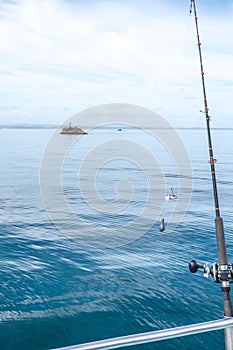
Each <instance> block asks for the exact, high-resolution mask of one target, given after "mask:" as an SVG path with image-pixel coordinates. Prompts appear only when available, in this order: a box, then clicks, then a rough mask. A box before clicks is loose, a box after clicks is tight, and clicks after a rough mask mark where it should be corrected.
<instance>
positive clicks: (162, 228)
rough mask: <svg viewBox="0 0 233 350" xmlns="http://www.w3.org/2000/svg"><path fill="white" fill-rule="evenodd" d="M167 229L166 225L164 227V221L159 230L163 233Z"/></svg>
mask: <svg viewBox="0 0 233 350" xmlns="http://www.w3.org/2000/svg"><path fill="white" fill-rule="evenodd" d="M164 229H165V225H164V219H162V221H161V223H160V226H159V230H160V232H163V231H164Z"/></svg>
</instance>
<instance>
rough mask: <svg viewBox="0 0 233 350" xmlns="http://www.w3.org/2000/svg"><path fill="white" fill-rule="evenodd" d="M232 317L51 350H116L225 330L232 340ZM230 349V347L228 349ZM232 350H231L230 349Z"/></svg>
mask: <svg viewBox="0 0 233 350" xmlns="http://www.w3.org/2000/svg"><path fill="white" fill-rule="evenodd" d="M230 327H233V317H225V318H222V319H219V320H214V321H208V322H202V323H196V324H190V325H186V326H180V327H174V328H168V329H163V330H158V331H152V332H145V333H138V334H132V335H126V336H122V337H117V338H110V339H103V340H98V341H94V342H90V343H85V344H79V345H72V346H66V347H62V348H57V349H53V350H107V349H117V348H122V347H127V346H133V345H139V344H146V343H152V342H156V341H160V340H166V339H174V338H178V337H184V336H188V335H194V334H200V333H204V332H211V331H217V330H220V329H227V332H228V333H229V334H228V336H229V335H230V338H232V333H233V328H230ZM229 349H231V347H229ZM232 350H233V349H232Z"/></svg>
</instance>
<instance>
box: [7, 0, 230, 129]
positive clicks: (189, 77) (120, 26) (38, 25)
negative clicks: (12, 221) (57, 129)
mask: <svg viewBox="0 0 233 350" xmlns="http://www.w3.org/2000/svg"><path fill="white" fill-rule="evenodd" d="M1 6H2V7H1V18H0V31H1V33H2V35H1V41H0V55H1V72H0V74H1V81H2V82H3V84H2V85H1V90H0V92H1V94H2V96H4V100H5V102H4V104H6V105H12V106H15V105H17V106H19V108H20V110H21V111H22V113H21V114H20V115H21V118H23V116H26V115H27V121H28V119H30V118H31V121H32V122H35V121H36V122H42V121H43V122H55V123H57V122H62V121H63V120H64V119H65V118H67V117H68V116H70V114H71V115H72V114H73V113H76V112H78V111H79V110H81V109H83V108H86V107H88V106H93V105H97V104H102V103H111V102H125V103H135V104H141V105H143V106H145V107H148V108H155V109H158V111H159V112H160V113H163V114H165V116H166V115H167V116H168V117H169V118H170V121H171V122H174V124H175V123H176V120H177V121H178V122H177V123H178V124H179V123H180V122H179V120H180V121H181V120H182V118H183V117H186V115H187V112H188V113H190V114H191V115H194V113H197V112H198V109H197V107H196V106H197V105H198V104H201V103H202V102H201V90H200V76H199V66H198V56H197V48H196V37H195V31H194V20H193V17H189V16H188V10H189V8H188V4H187V3H186V1H183V3H182V2H181V4H180V5H179V7H178V6H177V5H176V4H174V2H170V1H166V2H162V4H161V1H153V2H151V1H145V2H144V3H143V6H142V4H141V3H140V2H132V1H130V0H127V1H119V2H116V1H98V2H94V1H90V2H85V1H75V2H72V1H68V0H50V1H48V0H44V1H39V0H19V1H16V2H15V3H8V2H3V3H2V5H1ZM225 11H226V10H225V9H223V12H224V13H222V14H221V12H220V11H219V10H218V13H217V14H216V13H214V15H213V13H211V15H212V17H211V16H209V17H208V12H203V13H202V16H200V17H201V18H200V22H201V36H202V35H203V40H204V42H205V45H203V49H204V47H205V52H204V58H205V59H204V62H205V63H206V66H207V67H208V68H207V69H208V70H207V71H208V83H209V84H208V88H209V94H210V100H211V101H212V100H213V102H215V103H216V100H217V94H218V97H219V102H218V104H217V107H216V108H217V109H218V106H222V105H223V101H224V106H225V103H226V100H225V98H224V96H225V95H224V94H225V92H226V89H232V88H231V87H230V86H232V84H233V71H232V70H231V62H232V47H233V45H232V44H233V42H232V41H233V26H232V23H233V22H232V18H231V16H232V15H231V14H230V12H229V13H228V14H227V20H226V13H225ZM224 33H227V35H226V34H224ZM226 86H227V88H226ZM219 90H220V91H219ZM222 91H224V94H223V92H222ZM185 94H186V95H191V96H192V97H198V101H195V104H193V100H192V99H191V98H186V97H185ZM228 103H230V102H228ZM44 106H46V116H44ZM52 106H56V108H53V109H52V108H51V107H52ZM67 106H68V107H69V110H67ZM64 108H65V109H64ZM219 108H220V107H219ZM224 108H225V109H226V111H225V112H224V113H225V119H226V121H227V120H228V114H227V113H228V112H227V108H226V107H224ZM66 113H69V114H66ZM182 115H183V116H182ZM178 116H180V119H179V117H178ZM198 117H199V116H198V115H197V117H196V119H195V118H194V119H193V123H196V122H197V121H198ZM4 118H5V119H4ZM15 118H16V117H15ZM17 118H18V119H17V121H19V118H20V116H18V117H17ZM43 118H44V119H43ZM1 119H2V120H3V121H5V120H8V117H7V111H1V110H0V120H1ZM190 120H192V119H191V118H190V119H189V120H188V123H189V125H188V126H190ZM15 121H16V120H15ZM221 122H222V120H221Z"/></svg>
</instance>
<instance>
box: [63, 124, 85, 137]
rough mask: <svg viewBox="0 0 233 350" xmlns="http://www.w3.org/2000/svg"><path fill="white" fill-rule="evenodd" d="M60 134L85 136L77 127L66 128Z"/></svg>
mask: <svg viewBox="0 0 233 350" xmlns="http://www.w3.org/2000/svg"><path fill="white" fill-rule="evenodd" d="M60 134H66V135H85V134H87V133H86V132H85V131H83V130H82V129H80V128H77V127H71V126H70V127H68V128H63V129H62V131H61V132H60Z"/></svg>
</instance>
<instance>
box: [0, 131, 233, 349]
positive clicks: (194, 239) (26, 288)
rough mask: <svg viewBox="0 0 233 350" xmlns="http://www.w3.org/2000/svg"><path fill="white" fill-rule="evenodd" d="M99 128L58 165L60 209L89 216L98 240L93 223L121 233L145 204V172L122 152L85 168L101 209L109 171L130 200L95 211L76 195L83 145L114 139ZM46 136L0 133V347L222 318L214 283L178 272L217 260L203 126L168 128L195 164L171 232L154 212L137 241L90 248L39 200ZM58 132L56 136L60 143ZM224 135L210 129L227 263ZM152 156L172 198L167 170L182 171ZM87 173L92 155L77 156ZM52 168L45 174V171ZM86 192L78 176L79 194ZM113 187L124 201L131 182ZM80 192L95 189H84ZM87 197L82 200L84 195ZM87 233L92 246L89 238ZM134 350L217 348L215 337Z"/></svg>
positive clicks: (232, 135)
mask: <svg viewBox="0 0 233 350" xmlns="http://www.w3.org/2000/svg"><path fill="white" fill-rule="evenodd" d="M105 131H106V132H105ZM105 131H103V130H102V131H101V132H99V131H98V132H96V134H95V132H94V131H93V132H92V134H91V135H86V136H83V138H84V137H87V140H88V143H87V144H85V141H83V142H84V143H83V144H84V145H85V147H86V153H85V154H83V155H82V154H81V155H80V149H79V148H78V147H77V148H75V147H73V150H71V151H70V155H69V154H68V155H67V157H66V160H65V161H64V169H63V170H62V173H63V177H64V181H63V182H64V183H63V192H64V196H66V198H67V202H69V205H70V208H72V210H73V212H74V213H76V214H77V213H79V214H80V215H81V216H82V220H84V221H85V220H86V221H88V224H89V225H90V227H91V224H92V223H93V225H92V230H93V226H94V227H95V232H96V237H97V238H98V236H99V234H100V232H101V227H102V228H104V229H105V230H106V228H108V227H109V228H114V227H115V228H118V229H119V230H120V231H121V232H123V233H124V229H125V227H126V226H127V223H128V222H129V221H130V222H132V220H133V218H135V217H136V216H140V215H141V214H140V212H141V210H142V208H143V206H144V205H145V203H146V201H147V199H148V197H147V194H146V192H145V186H144V182H145V181H144V180H145V176H144V175H142V174H141V172H142V173H143V169H139V170H140V171H139V170H138V169H136V165H135V164H133V165H131V166H129V165H127V164H126V163H125V164H124V162H127V159H123V160H120V159H118V161H117V162H114V161H113V162H109V163H107V165H106V164H103V162H102V158H101V153H100V154H99V159H98V152H97V155H95V161H96V163H94V166H96V173H97V177H98V181H97V182H98V188H99V189H100V194H99V196H100V199H101V200H102V201H103V202H104V203H105V204H106V203H107V202H108V201H110V203H111V201H112V203H113V202H114V196H113V198H112V193H113V192H114V190H113V189H114V186H115V185H114V184H115V183H116V182H117V180H118V179H119V178H121V179H123V178H124V180H127V176H129V182H133V184H134V185H133V190H135V191H136V192H135V193H134V192H133V194H130V195H129V196H131V197H130V198H131V199H132V201H131V202H132V203H129V205H128V204H127V203H128V202H127V203H126V204H127V205H126V206H125V207H124V209H123V212H122V213H117V211H115V212H111V213H107V212H105V211H104V212H100V210H96V208H95V205H94V206H93V205H88V204H87V203H86V202H85V193H83V192H82V193H80V191H79V189H78V185H77V174H78V173H79V171H80V168H79V166H80V163H81V162H82V161H83V156H85V157H87V156H88V145H90V147H91V148H92V149H93V147H94V146H93V145H94V141H93V140H95V138H96V139H98V144H101V140H102V141H104V135H106V134H108V137H112V138H114V137H115V136H114V135H116V130H115V129H112V128H110V129H109V130H105ZM53 132H54V130H47V129H3V128H2V129H0V139H1V141H0V154H1V156H0V157H1V172H0V198H1V201H0V254H1V259H0V275H1V279H0V282H1V283H0V349H2V350H10V349H14V350H25V349H34V350H42V349H43V350H44V349H50V348H55V347H61V346H65V345H73V344H78V343H84V342H89V341H94V340H99V339H103V338H108V337H116V336H122V335H126V334H132V333H139V332H146V331H151V330H158V329H163V328H168V327H173V326H179V325H186V324H190V323H198V322H203V321H208V320H213V319H217V318H221V317H222V310H223V305H222V294H221V287H220V285H218V284H216V283H214V281H213V280H212V279H211V278H209V279H205V278H204V277H203V275H202V272H198V273H197V274H195V275H192V274H191V273H190V272H189V270H188V262H189V261H190V260H191V259H193V258H195V259H196V260H197V261H198V262H209V263H213V262H215V261H216V260H217V252H216V245H215V232H214V209H213V208H214V206H213V196H212V192H211V191H212V187H211V180H210V171H209V164H208V149H207V143H206V133H205V130H195V129H189V130H178V133H179V134H180V136H181V138H182V140H183V142H184V144H185V147H186V149H187V151H188V153H189V157H190V160H191V164H192V169H193V170H192V171H193V172H192V180H193V190H192V197H191V202H190V205H189V206H188V207H187V208H186V210H185V213H184V217H183V220H182V221H181V222H180V223H179V225H177V226H176V228H175V229H174V231H172V232H169V233H167V232H166V227H165V231H164V232H162V233H161V232H160V231H159V217H156V218H154V224H153V225H152V226H151V227H150V229H148V230H147V231H146V232H144V234H140V235H139V236H138V237H137V232H134V234H135V237H136V238H135V239H131V240H129V241H128V242H126V243H125V244H123V245H119V246H117V245H114V246H112V247H111V246H110V247H109V248H107V247H105V246H104V242H102V243H103V244H102V245H101V244H97V245H96V247H95V246H94V244H90V245H88V240H87V242H86V243H87V244H86V243H85V240H84V241H82V240H80V239H71V238H70V237H68V236H66V235H65V234H63V232H62V231H61V230H60V229H59V226H57V225H55V223H54V222H52V221H51V220H50V219H49V216H48V214H47V212H46V210H45V208H44V206H43V202H42V198H41V191H40V181H39V173H40V167H41V159H42V156H43V152H44V150H45V147H46V144H47V143H48V141H49V139H50V137H51V135H52V134H53ZM119 132H120V131H119ZM124 132H125V133H127V132H129V131H127V130H122V131H121V135H123V134H124ZM131 134H132V131H131ZM101 135H102V136H101ZM111 135H112V136H111ZM61 137H63V139H62V141H61V142H64V140H67V138H69V136H67V135H63V136H61ZM121 137H122V136H121ZM232 139H233V130H213V143H214V148H215V151H216V152H215V157H216V158H217V159H218V161H217V163H216V170H217V179H218V185H219V197H220V205H221V209H222V210H221V214H222V217H223V218H224V223H225V231H226V232H225V233H226V239H227V249H228V257H229V262H233V240H232V233H233V220H232V208H233V196H232V194H233V179H232ZM108 140H109V139H108ZM80 145H81V146H82V143H81V144H80ZM106 146H107V145H106V144H105V150H106ZM109 152H111V149H109ZM161 154H163V153H161V152H160V158H161V159H159V161H160V162H161V164H162V165H161V166H162V167H163V166H167V168H166V169H165V171H164V177H165V180H166V186H167V190H168V191H169V190H170V187H173V189H174V191H175V193H176V194H177V196H179V194H178V193H179V188H178V185H177V176H178V175H182V174H178V175H177V174H176V173H175V171H173V167H172V166H170V167H169V164H165V165H164V163H165V162H164V163H163V159H162V157H163V156H162V155H161ZM69 157H70V158H69ZM96 157H97V158H96ZM158 157H159V156H158ZM50 161H51V162H52V161H53V160H51V159H50ZM101 162H102V163H101ZM119 162H121V163H120V166H119ZM95 164H97V165H95ZM97 167H99V168H98V169H97ZM101 170H102V171H101ZM85 171H86V179H87V180H88V176H90V172H91V171H93V162H92V164H90V165H89V163H88V160H87V161H86V162H85ZM84 174H85V173H84ZM50 175H51V174H49V171H48V178H49V176H50ZM84 178H85V176H84ZM50 180H51V179H50ZM84 180H85V179H84ZM143 181H144V182H143ZM88 188H89V185H88V181H87V185H85V191H86V192H87V194H88ZM123 189H124V191H125V196H126V199H127V195H128V192H127V191H132V188H131V187H130V186H128V185H127V186H126V187H124V188H123ZM101 190H102V192H101ZM152 190H153V189H152ZM89 191H90V192H91V191H93V188H92V187H91V186H90V189H89ZM124 191H123V192H124ZM130 193H131V192H130ZM88 195H89V197H88V198H89V199H90V198H91V195H92V192H91V193H89V194H88ZM51 199H52V201H51V203H54V210H57V212H56V213H57V215H59V210H60V212H61V215H62V208H60V207H59V202H58V203H57V205H56V193H53V192H51ZM122 201H123V199H122ZM93 203H95V198H92V201H91V204H93ZM107 204H108V203H107ZM107 204H106V205H107ZM130 204H132V205H130ZM172 205H173V204H172V203H164V209H163V212H162V213H161V217H164V218H165V224H166V222H167V220H168V219H167V215H168V212H169V210H171V208H172ZM104 208H105V207H104ZM151 219H152V220H153V218H151ZM136 229H137V228H135V230H136ZM77 231H78V232H79V233H78V234H79V237H81V236H82V234H83V235H85V234H86V228H85V231H83V232H82V229H81V227H77ZM91 239H92V243H93V233H92V237H91ZM97 241H98V240H97ZM98 242H99V241H98ZM133 349H138V350H140V349H144V350H145V349H147V350H152V349H160V350H163V349H166V350H169V349H173V350H174V349H179V350H180V349H185V350H189V349H190V350H191V349H192V350H193V349H211V350H223V349H224V342H223V332H222V331H217V332H216V331H215V332H212V333H206V334H202V335H198V336H190V337H185V338H182V339H176V340H169V341H163V342H159V343H154V344H153V343H151V344H147V345H142V346H135V347H133Z"/></svg>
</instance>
